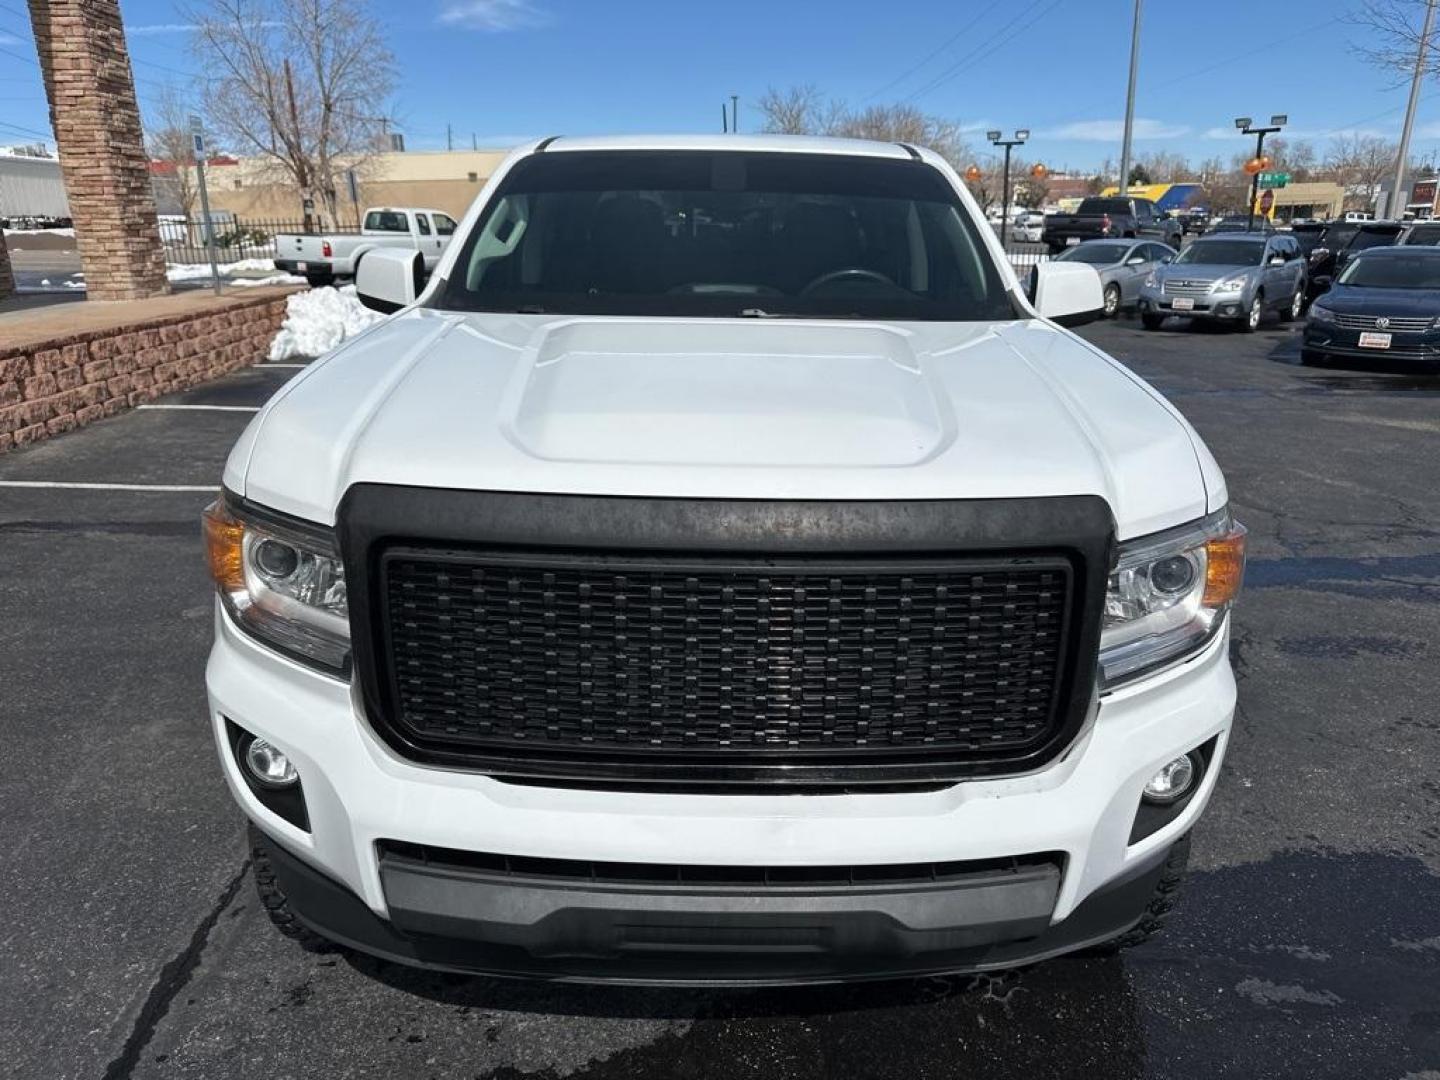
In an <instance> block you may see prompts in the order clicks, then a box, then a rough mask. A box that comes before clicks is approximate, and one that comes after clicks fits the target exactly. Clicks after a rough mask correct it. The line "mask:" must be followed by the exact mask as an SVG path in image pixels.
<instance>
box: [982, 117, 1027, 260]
mask: <svg viewBox="0 0 1440 1080" xmlns="http://www.w3.org/2000/svg"><path fill="white" fill-rule="evenodd" d="M985 135H986V137H987V138H989V140H990V142H991V143H992V144H994V145H995V146H998V147H1003V148H1004V150H1005V171H1004V179H1003V180H1002V181H1001V185H1000V186H1001V190H1002V191H1003V192H1004V194H1003V195H1002V196H1001V198H1000V221H1001V224H1000V229H1001V232H1000V240H1001V243H1004V240H1005V231H1004V230H1005V224H1006V223H1007V222H1008V221H1009V220H1010V151H1011V150H1013V149H1014V148H1015V147H1017V146H1020V145H1022V144H1023V143H1024V142H1025V140H1026V139H1028V138H1030V129H1029V128H1017V129H1016V130H1015V137H1014V138H1013V139H1007V138H1005V137H1004V136H1003V134H1002V133H1001V132H999V131H987V132H986V133H985Z"/></svg>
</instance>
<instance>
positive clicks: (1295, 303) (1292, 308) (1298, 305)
mask: <svg viewBox="0 0 1440 1080" xmlns="http://www.w3.org/2000/svg"><path fill="white" fill-rule="evenodd" d="M1304 310H1305V290H1304V289H1297V290H1296V291H1295V295H1294V296H1292V297H1291V298H1290V303H1289V304H1288V305H1287V306H1286V307H1285V308H1284V309H1282V310H1281V312H1280V321H1281V322H1294V321H1295V320H1296V319H1298V318H1299V317H1300V313H1301V312H1302V311H1304Z"/></svg>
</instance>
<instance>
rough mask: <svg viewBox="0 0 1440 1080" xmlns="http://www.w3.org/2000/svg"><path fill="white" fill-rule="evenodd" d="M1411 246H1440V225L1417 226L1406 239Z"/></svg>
mask: <svg viewBox="0 0 1440 1080" xmlns="http://www.w3.org/2000/svg"><path fill="white" fill-rule="evenodd" d="M1405 243H1406V244H1407V245H1409V244H1440V225H1417V226H1415V228H1414V229H1412V230H1411V232H1410V235H1409V236H1407V237H1406V238H1405Z"/></svg>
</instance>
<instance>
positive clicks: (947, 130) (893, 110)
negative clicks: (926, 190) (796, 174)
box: [759, 85, 970, 166]
mask: <svg viewBox="0 0 1440 1080" xmlns="http://www.w3.org/2000/svg"><path fill="white" fill-rule="evenodd" d="M759 104H760V112H761V113H762V114H763V115H764V117H765V126H764V129H765V130H766V131H768V132H772V133H776V134H783V135H839V136H844V137H848V138H855V139H878V140H881V141H883V142H903V143H909V144H911V145H914V146H925V147H929V148H930V149H931V150H934V151H935V152H936V153H937V154H939V155H940V156H941V157H943V158H945V159H946V160H947V161H949V162H950V163H951V164H952V165H957V166H961V165H963V164H964V163H965V160H966V159H967V158H968V157H969V154H970V151H969V148H968V147H967V146H966V145H965V140H964V139H963V138H962V137H961V133H960V125H959V124H958V123H956V122H955V121H953V120H947V119H945V118H944V117H939V116H932V115H930V114H928V113H923V112H921V111H920V110H919V109H917V108H916V107H915V106H914V105H904V104H901V105H872V106H870V107H869V108H866V109H861V110H859V111H855V110H853V109H850V108H848V107H847V106H846V105H845V104H844V103H843V102H835V101H832V102H829V103H828V104H827V103H826V102H825V100H824V98H823V97H822V96H821V94H820V91H819V90H817V89H816V88H815V87H814V86H809V85H806V86H792V87H790V88H789V89H787V90H776V89H775V88H774V87H771V88H770V89H768V90H766V91H765V94H764V96H763V97H761V99H760V103H759Z"/></svg>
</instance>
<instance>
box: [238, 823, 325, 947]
mask: <svg viewBox="0 0 1440 1080" xmlns="http://www.w3.org/2000/svg"><path fill="white" fill-rule="evenodd" d="M249 828H250V874H251V876H252V877H253V878H254V879H255V891H256V892H257V893H258V894H259V895H260V906H261V907H263V908H264V909H265V914H266V915H268V916H270V922H271V923H272V924H273V925H274V927H275V929H277V930H279V931H280V933H282V934H284V935H285V936H286V937H287V938H289V939H290V940H291V941H294V942H296V943H297V944H298V945H299V946H300V947H301V948H302V949H304V950H305V951H306V952H313V953H326V952H333V951H335V950H336V949H338V948H339V946H338V945H336V944H335V943H334V942H333V941H331V940H330V939H329V938H327V937H323V936H321V935H320V934H317V933H316V932H315V931H314V930H311V929H310V928H309V927H308V926H306V925H305V924H304V923H302V922H301V921H300V920H299V919H298V918H296V916H295V912H293V911H291V910H290V901H289V900H288V899H287V898H286V896H285V890H284V889H282V888H281V887H280V882H279V881H278V880H277V879H276V877H275V868H274V867H273V866H271V865H270V849H269V847H268V844H269V841H268V840H266V839H265V837H264V835H263V834H262V833H261V832H260V830H259V829H257V828H256V827H255V826H254V825H253V824H252V825H250V827H249Z"/></svg>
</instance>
